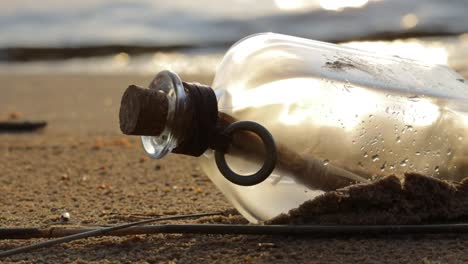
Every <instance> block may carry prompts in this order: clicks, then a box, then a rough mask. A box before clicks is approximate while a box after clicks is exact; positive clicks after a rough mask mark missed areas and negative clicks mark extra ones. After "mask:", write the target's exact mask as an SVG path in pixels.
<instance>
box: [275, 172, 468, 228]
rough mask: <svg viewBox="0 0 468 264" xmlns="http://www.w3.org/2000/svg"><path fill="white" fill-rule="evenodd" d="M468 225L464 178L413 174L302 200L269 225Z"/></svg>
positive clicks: (467, 196)
mask: <svg viewBox="0 0 468 264" xmlns="http://www.w3.org/2000/svg"><path fill="white" fill-rule="evenodd" d="M450 222H452V223H460V222H468V178H466V179H464V180H463V181H461V182H460V183H454V182H447V181H442V180H438V179H434V178H431V177H427V176H424V175H420V174H416V173H407V174H405V175H404V177H403V178H402V179H399V178H398V177H396V176H394V175H390V176H387V177H384V178H383V179H380V180H377V181H375V182H372V183H366V184H355V185H351V186H347V187H344V188H341V189H338V190H336V191H330V192H327V193H324V194H323V195H321V196H319V197H317V198H315V199H313V200H310V201H306V202H304V203H303V204H301V205H300V206H299V207H298V208H295V209H292V210H290V211H289V212H288V213H286V214H281V215H279V216H277V217H275V218H274V219H271V220H270V221H268V223H269V224H344V225H418V224H434V223H450Z"/></svg>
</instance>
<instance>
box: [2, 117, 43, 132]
mask: <svg viewBox="0 0 468 264" xmlns="http://www.w3.org/2000/svg"><path fill="white" fill-rule="evenodd" d="M46 126H47V122H45V121H13V120H11V121H2V122H0V133H1V132H3V133H19V132H34V131H37V130H40V129H42V128H44V127H46Z"/></svg>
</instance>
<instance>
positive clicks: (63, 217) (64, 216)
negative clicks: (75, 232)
mask: <svg viewBox="0 0 468 264" xmlns="http://www.w3.org/2000/svg"><path fill="white" fill-rule="evenodd" d="M68 221H70V213H69V212H64V213H63V214H62V215H61V216H60V222H68Z"/></svg>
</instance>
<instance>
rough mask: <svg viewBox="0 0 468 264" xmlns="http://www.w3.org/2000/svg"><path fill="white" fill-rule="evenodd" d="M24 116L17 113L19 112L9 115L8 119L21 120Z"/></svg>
mask: <svg viewBox="0 0 468 264" xmlns="http://www.w3.org/2000/svg"><path fill="white" fill-rule="evenodd" d="M22 116H23V113H21V112H17V111H14V112H10V113H8V118H9V119H10V120H16V119H20V118H21V117H22Z"/></svg>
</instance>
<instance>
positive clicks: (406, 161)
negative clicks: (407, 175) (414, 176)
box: [400, 159, 408, 167]
mask: <svg viewBox="0 0 468 264" xmlns="http://www.w3.org/2000/svg"><path fill="white" fill-rule="evenodd" d="M407 164H408V159H404V160H402V161H401V162H400V166H401V167H406V165H407Z"/></svg>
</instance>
